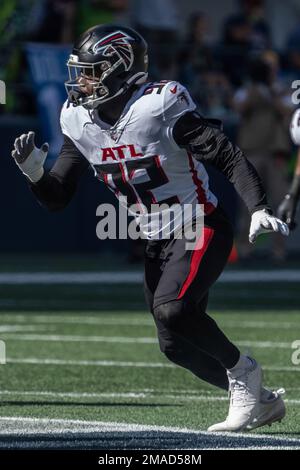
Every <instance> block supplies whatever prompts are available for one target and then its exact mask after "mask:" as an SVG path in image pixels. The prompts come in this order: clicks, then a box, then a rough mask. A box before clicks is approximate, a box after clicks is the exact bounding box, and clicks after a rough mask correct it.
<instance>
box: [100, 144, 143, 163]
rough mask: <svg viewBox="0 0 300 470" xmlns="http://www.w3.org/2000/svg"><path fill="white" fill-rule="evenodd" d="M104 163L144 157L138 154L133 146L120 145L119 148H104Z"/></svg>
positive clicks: (102, 158)
mask: <svg viewBox="0 0 300 470" xmlns="http://www.w3.org/2000/svg"><path fill="white" fill-rule="evenodd" d="M101 151H102V156H101V160H102V162H107V161H110V162H111V161H115V162H117V161H118V160H124V159H125V158H136V157H143V154H142V153H138V152H137V150H136V148H135V146H134V145H133V144H129V145H119V146H118V147H106V148H102V149H101Z"/></svg>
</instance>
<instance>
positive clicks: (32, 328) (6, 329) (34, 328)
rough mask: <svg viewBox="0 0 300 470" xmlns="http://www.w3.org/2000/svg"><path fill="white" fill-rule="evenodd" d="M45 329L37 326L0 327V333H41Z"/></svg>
mask: <svg viewBox="0 0 300 470" xmlns="http://www.w3.org/2000/svg"><path fill="white" fill-rule="evenodd" d="M46 329H47V327H46V326H39V325H1V326H0V333H10V332H15V331H43V330H46Z"/></svg>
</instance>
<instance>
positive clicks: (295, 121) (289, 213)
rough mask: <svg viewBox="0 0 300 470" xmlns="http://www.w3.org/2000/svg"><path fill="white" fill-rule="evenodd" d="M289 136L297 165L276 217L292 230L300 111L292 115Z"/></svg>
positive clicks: (299, 174) (299, 172)
mask: <svg viewBox="0 0 300 470" xmlns="http://www.w3.org/2000/svg"><path fill="white" fill-rule="evenodd" d="M290 134H291V138H292V140H293V142H294V144H295V145H298V156H297V163H296V168H295V174H294V178H293V182H292V184H291V187H290V190H289V192H288V194H286V196H285V197H284V200H283V201H282V203H281V204H280V206H279V208H278V217H280V218H281V219H282V220H284V221H285V222H286V223H287V225H288V226H289V228H290V229H291V230H293V229H294V228H295V227H296V222H295V217H296V210H297V204H298V201H299V198H300V109H297V110H296V111H295V112H294V114H293V117H292V120H291V125H290Z"/></svg>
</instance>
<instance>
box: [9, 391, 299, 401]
mask: <svg viewBox="0 0 300 470" xmlns="http://www.w3.org/2000/svg"><path fill="white" fill-rule="evenodd" d="M0 395H11V396H16V395H17V396H18V395H21V396H38V397H39V396H45V397H54V398H92V399H93V398H160V397H164V398H168V399H174V400H184V401H228V397H227V395H226V396H209V395H201V394H198V395H178V394H176V393H175V394H172V393H165V392H163V393H161V392H160V393H159V394H155V393H150V392H148V393H146V392H123V393H117V392H99V393H89V392H82V393H79V392H50V391H34V390H32V391H23V390H19V391H18V390H0ZM284 401H285V403H290V404H294V405H300V400H298V399H293V398H286V399H285V400H284Z"/></svg>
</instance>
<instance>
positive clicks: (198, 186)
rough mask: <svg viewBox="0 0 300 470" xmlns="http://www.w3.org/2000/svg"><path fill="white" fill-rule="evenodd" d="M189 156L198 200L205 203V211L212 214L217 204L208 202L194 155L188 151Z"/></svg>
mask: <svg viewBox="0 0 300 470" xmlns="http://www.w3.org/2000/svg"><path fill="white" fill-rule="evenodd" d="M187 154H188V158H189V166H190V172H191V173H192V178H193V182H194V183H195V185H196V192H197V196H198V202H199V204H203V206H204V213H205V214H207V215H208V214H211V212H213V211H214V210H215V206H214V205H213V204H212V203H211V202H208V200H207V197H206V194H205V191H204V189H203V187H202V181H201V180H200V179H199V178H198V174H197V170H196V168H195V165H194V161H193V157H192V155H191V154H190V153H189V152H187Z"/></svg>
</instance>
